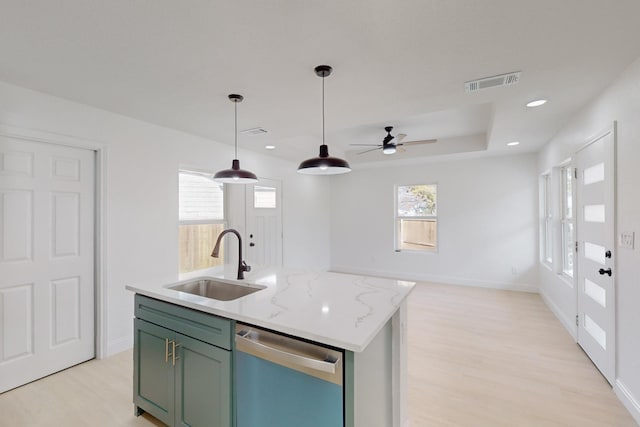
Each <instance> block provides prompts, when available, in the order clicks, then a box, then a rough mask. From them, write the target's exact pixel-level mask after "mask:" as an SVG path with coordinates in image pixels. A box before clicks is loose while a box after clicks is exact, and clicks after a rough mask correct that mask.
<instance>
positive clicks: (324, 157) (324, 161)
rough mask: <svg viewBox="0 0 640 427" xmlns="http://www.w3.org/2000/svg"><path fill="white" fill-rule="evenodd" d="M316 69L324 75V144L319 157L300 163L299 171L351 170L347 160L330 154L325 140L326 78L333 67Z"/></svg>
mask: <svg viewBox="0 0 640 427" xmlns="http://www.w3.org/2000/svg"><path fill="white" fill-rule="evenodd" d="M315 71H316V75H317V76H318V77H322V145H321V146H320V154H319V155H318V157H313V158H311V159H307V160H305V161H304V162H302V163H300V166H298V172H300V173H303V174H307V175H337V174H340V173H347V172H351V167H350V166H349V163H347V161H346V160H342V159H339V158H337V157H331V156H329V147H327V144H325V142H324V78H325V77H327V76H329V75H330V74H331V71H333V69H332V68H331V67H330V66H328V65H318V66H317V67H316V68H315Z"/></svg>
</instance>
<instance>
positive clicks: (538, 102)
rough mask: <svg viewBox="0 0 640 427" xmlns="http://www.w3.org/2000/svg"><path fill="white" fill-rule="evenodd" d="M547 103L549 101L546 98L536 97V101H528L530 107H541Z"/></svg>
mask: <svg viewBox="0 0 640 427" xmlns="http://www.w3.org/2000/svg"><path fill="white" fill-rule="evenodd" d="M546 103H547V100H546V99H536V100H534V101H531V102H527V107H529V108H533V107H539V106H541V105H544V104H546Z"/></svg>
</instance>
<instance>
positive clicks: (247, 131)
mask: <svg viewBox="0 0 640 427" xmlns="http://www.w3.org/2000/svg"><path fill="white" fill-rule="evenodd" d="M240 133H242V134H244V135H262V134H263V133H267V130H266V129H265V128H260V127H258V128H251V129H245V130H241V131H240Z"/></svg>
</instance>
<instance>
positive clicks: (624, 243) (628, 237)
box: [620, 231, 635, 249]
mask: <svg viewBox="0 0 640 427" xmlns="http://www.w3.org/2000/svg"><path fill="white" fill-rule="evenodd" d="M634 237H635V233H634V232H633V231H624V232H622V233H620V247H621V248H628V249H633V243H634V242H633V241H634Z"/></svg>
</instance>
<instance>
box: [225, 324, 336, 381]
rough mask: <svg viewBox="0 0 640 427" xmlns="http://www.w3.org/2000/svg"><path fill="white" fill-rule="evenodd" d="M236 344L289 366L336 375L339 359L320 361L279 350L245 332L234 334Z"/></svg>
mask: <svg viewBox="0 0 640 427" xmlns="http://www.w3.org/2000/svg"><path fill="white" fill-rule="evenodd" d="M238 344H240V346H239V347H242V346H246V347H247V348H248V349H251V350H254V351H258V352H260V353H263V354H265V355H267V356H268V357H271V358H274V359H278V360H280V361H281V362H283V363H285V364H287V365H290V366H299V367H303V368H307V369H313V370H316V371H320V372H326V373H328V374H332V375H333V374H335V373H336V365H337V364H338V362H339V361H340V358H339V357H331V358H328V360H327V359H325V360H322V359H318V358H314V357H309V356H303V355H300V354H296V353H290V352H288V351H284V350H280V349H279V348H275V347H272V346H270V345H268V344H266V343H264V342H260V340H259V337H257V338H256V339H253V338H252V335H251V333H250V332H247V331H240V332H238V333H236V345H238Z"/></svg>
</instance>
